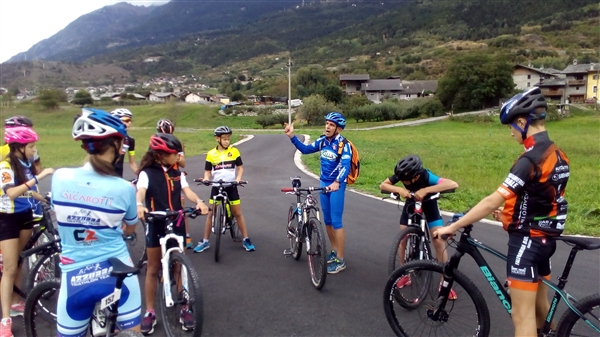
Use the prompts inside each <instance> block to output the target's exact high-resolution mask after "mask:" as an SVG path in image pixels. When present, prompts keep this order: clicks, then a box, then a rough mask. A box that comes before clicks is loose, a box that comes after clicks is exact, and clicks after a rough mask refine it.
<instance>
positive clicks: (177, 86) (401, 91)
mask: <svg viewBox="0 0 600 337" xmlns="http://www.w3.org/2000/svg"><path fill="white" fill-rule="evenodd" d="M512 78H513V82H514V84H515V88H516V89H519V90H524V89H526V88H530V87H533V86H537V87H540V88H541V89H542V93H543V94H544V96H545V97H546V99H547V100H549V101H552V102H555V103H556V104H561V105H562V104H570V103H594V102H595V101H596V99H597V92H598V87H599V81H600V64H594V63H588V64H578V63H577V60H573V61H572V64H570V65H568V66H567V67H566V68H565V69H563V70H558V69H553V68H543V67H541V68H535V67H534V66H532V65H531V64H528V65H524V64H515V65H514V70H513V75H512ZM254 80H258V79H254ZM236 81H239V80H238V79H236ZM244 82H245V83H242V84H246V83H247V82H248V81H244ZM338 83H339V86H340V87H341V89H342V91H343V92H344V93H345V94H347V95H355V94H360V95H364V96H366V97H367V98H368V99H369V100H370V101H371V102H373V103H376V104H378V103H382V102H383V101H384V100H386V99H392V98H396V99H398V100H411V99H414V98H418V97H425V96H432V95H435V92H436V90H437V86H438V81H437V80H423V81H416V80H414V81H406V80H403V79H401V78H399V77H398V76H390V77H388V78H383V79H373V78H371V77H370V75H369V74H341V75H339V82H338ZM134 88H137V89H139V88H140V84H134V83H125V84H115V85H104V86H98V87H81V88H76V87H69V88H66V89H65V93H66V94H67V96H68V99H69V101H70V100H71V99H72V98H73V96H74V95H75V93H76V92H77V91H78V90H86V91H87V92H89V93H90V94H91V96H92V99H93V100H94V101H103V100H113V101H119V100H121V99H122V96H123V94H124V93H127V94H128V96H127V98H128V99H132V96H133V97H134V98H135V100H139V101H149V102H166V101H169V100H177V101H181V102H185V103H189V104H231V103H233V104H239V103H238V102H231V100H230V98H229V97H227V96H226V95H223V94H215V93H214V92H215V91H216V89H215V88H210V87H209V86H208V85H206V84H202V83H199V78H198V77H196V76H194V75H181V76H178V77H172V78H170V77H157V78H153V79H151V80H148V81H145V82H143V83H142V84H141V88H143V89H145V88H152V89H157V90H152V91H147V92H146V93H145V94H142V93H140V92H137V93H136V92H132V90H134ZM7 91H8V90H7V89H6V88H1V87H0V94H4V93H6V92H7ZM207 91H212V92H213V93H209V92H207ZM35 97H36V92H35V91H33V90H31V89H28V88H22V89H19V94H18V95H17V96H16V99H17V100H18V101H23V100H35ZM246 102H247V103H249V104H253V105H263V104H264V105H273V104H287V97H274V96H268V95H263V96H256V95H248V96H246Z"/></svg>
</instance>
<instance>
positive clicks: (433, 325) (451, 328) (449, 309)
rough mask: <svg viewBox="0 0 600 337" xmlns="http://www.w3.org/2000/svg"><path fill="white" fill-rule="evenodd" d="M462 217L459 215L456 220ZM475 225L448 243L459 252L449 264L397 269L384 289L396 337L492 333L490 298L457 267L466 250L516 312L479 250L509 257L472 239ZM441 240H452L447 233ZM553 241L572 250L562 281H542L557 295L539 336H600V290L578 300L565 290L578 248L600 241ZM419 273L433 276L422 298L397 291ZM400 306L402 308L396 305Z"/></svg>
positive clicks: (504, 302) (417, 263)
mask: <svg viewBox="0 0 600 337" xmlns="http://www.w3.org/2000/svg"><path fill="white" fill-rule="evenodd" d="M459 216H460V215H458V214H457V215H455V217H454V220H456V219H458V217H459ZM472 229H473V225H472V224H471V225H468V226H466V227H465V228H464V229H463V231H462V233H461V235H460V239H459V240H458V241H456V240H454V239H451V240H450V241H449V245H450V246H452V247H454V248H456V252H455V253H454V255H453V256H452V257H451V258H450V260H449V261H448V262H447V263H446V264H441V263H439V262H437V261H412V262H408V263H406V264H404V265H403V266H401V267H400V268H398V269H397V270H396V271H394V272H393V273H392V275H391V276H390V277H389V279H388V281H387V283H386V286H385V290H384V293H383V306H384V310H385V315H386V318H387V321H388V323H389V325H390V327H391V328H392V330H393V331H394V333H396V335H397V336H415V335H419V336H434V335H435V336H440V335H447V336H457V335H470V336H488V335H489V334H490V313H489V309H488V306H487V303H486V301H485V298H484V297H483V295H482V294H481V291H480V290H479V289H478V287H477V286H476V285H475V284H474V283H473V281H471V280H470V279H469V278H468V277H467V276H465V275H464V274H463V273H462V272H460V271H459V270H458V265H459V263H460V260H461V258H462V257H463V255H464V254H468V255H470V256H471V257H472V258H473V259H474V260H475V262H476V263H477V265H478V266H479V269H480V270H481V272H482V273H483V275H484V277H485V279H486V280H487V281H488V283H489V284H490V286H491V287H492V289H493V291H494V293H495V294H496V296H497V297H498V300H499V301H500V302H501V304H502V306H503V307H504V308H505V309H506V311H507V312H508V313H509V314H510V313H511V301H510V295H509V293H508V291H507V290H506V289H505V288H504V287H503V286H502V283H501V282H500V281H499V280H498V278H497V277H496V275H495V273H494V272H493V271H492V268H491V267H490V266H489V264H488V263H487V262H486V260H485V258H484V257H483V256H482V255H481V253H480V252H479V249H483V250H485V251H487V252H489V253H491V254H492V255H493V256H495V257H497V258H500V259H502V260H505V261H506V255H504V254H502V253H500V252H498V251H497V250H495V249H493V248H490V247H488V246H487V245H485V244H484V243H482V242H479V241H477V240H475V239H474V238H472V237H471V231H472ZM442 239H444V240H445V239H447V238H445V237H442ZM552 239H553V240H557V241H563V242H565V243H566V244H569V245H572V246H573V248H572V249H571V253H570V254H569V258H568V260H567V262H566V264H565V267H564V270H563V272H562V275H561V276H560V277H559V278H558V281H559V282H558V284H555V283H553V282H551V281H548V280H546V279H542V280H541V281H542V282H543V283H544V284H546V285H547V286H548V287H550V288H551V289H552V290H554V291H555V294H554V297H553V299H552V301H551V302H550V303H551V304H550V310H549V312H548V314H547V316H546V321H545V324H544V327H543V328H542V331H541V333H540V334H541V336H561V337H562V336H569V335H574V336H598V335H600V294H593V295H590V296H587V297H584V298H582V299H580V300H577V299H576V298H575V297H573V296H572V295H570V294H569V293H567V292H566V291H564V288H565V285H566V283H567V278H568V276H569V272H570V270H571V267H572V266H573V261H574V260H575V256H576V255H577V252H579V251H580V250H594V249H599V248H600V240H597V239H588V238H580V237H569V236H560V237H556V238H552ZM415 272H419V273H423V274H426V275H428V276H429V281H428V282H429V284H430V287H429V289H428V292H427V293H426V294H424V295H421V296H422V297H420V298H415V297H409V296H408V292H404V290H405V289H406V288H410V287H405V288H402V289H398V288H397V286H396V283H397V282H398V280H399V279H400V278H402V277H404V276H406V275H409V274H412V273H415ZM417 281H419V280H417ZM414 283H415V282H413V284H414ZM450 289H454V290H455V291H456V293H458V294H459V295H458V299H456V300H454V301H451V300H449V299H448V295H449V294H450ZM398 298H400V299H401V300H398ZM560 299H562V300H564V301H565V304H566V305H567V307H568V310H567V311H566V312H565V313H564V314H563V315H562V317H561V318H560V321H559V323H558V326H557V330H556V331H551V329H550V324H551V322H552V319H553V317H554V314H555V309H556V306H557V305H558V302H559V300H560ZM413 302H418V303H419V305H418V307H416V308H415V307H414V306H413V305H411V304H412V303H413ZM396 304H399V306H400V307H396V306H395V305H396ZM578 323H580V324H578Z"/></svg>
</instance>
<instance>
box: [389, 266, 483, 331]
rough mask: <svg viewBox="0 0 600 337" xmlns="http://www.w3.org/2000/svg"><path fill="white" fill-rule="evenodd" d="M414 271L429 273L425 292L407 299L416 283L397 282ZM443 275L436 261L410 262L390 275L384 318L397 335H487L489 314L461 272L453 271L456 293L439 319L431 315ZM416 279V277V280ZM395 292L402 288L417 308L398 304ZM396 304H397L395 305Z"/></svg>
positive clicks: (481, 297) (405, 296)
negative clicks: (415, 303)
mask: <svg viewBox="0 0 600 337" xmlns="http://www.w3.org/2000/svg"><path fill="white" fill-rule="evenodd" d="M415 272H420V273H423V272H425V273H427V274H429V275H430V280H431V282H429V287H428V291H427V293H426V294H425V296H424V297H423V298H415V297H412V298H408V297H407V296H408V295H409V291H405V290H407V289H410V288H412V287H413V285H415V282H414V281H413V283H412V285H407V286H404V288H401V289H399V288H398V287H397V284H398V281H399V280H400V279H402V277H405V276H410V275H411V274H414V273H415ZM442 277H443V265H442V264H440V263H439V262H437V261H413V262H408V263H406V264H405V265H403V266H402V267H400V268H398V269H396V271H394V272H393V273H392V275H391V276H390V277H389V279H388V281H387V283H386V285H385V290H384V292H383V308H384V310H385V316H386V318H387V321H388V323H389V325H390V327H391V328H392V330H393V331H394V333H395V334H396V335H397V336H488V335H489V333H490V313H489V310H488V307H487V304H486V302H485V299H484V298H483V295H482V294H481V292H480V291H479V289H477V287H476V286H475V284H473V282H472V281H471V280H469V278H467V277H466V276H465V275H464V274H462V273H461V272H460V271H458V270H455V271H454V282H453V285H452V289H453V290H454V292H455V293H456V295H457V298H456V299H455V300H448V301H447V302H446V305H445V307H444V308H441V314H440V318H439V319H437V320H435V319H434V318H432V317H431V315H432V313H433V311H434V310H435V309H436V306H437V303H438V295H439V286H440V283H441V281H442ZM417 281H418V280H417ZM398 291H405V293H404V294H402V295H403V297H404V299H405V300H406V301H410V300H412V301H415V300H416V301H417V302H418V303H419V305H418V306H417V307H416V308H408V309H407V308H404V307H403V305H402V303H397V301H396V298H397V297H398V296H397V295H398V294H397V292H398ZM398 304H399V305H398Z"/></svg>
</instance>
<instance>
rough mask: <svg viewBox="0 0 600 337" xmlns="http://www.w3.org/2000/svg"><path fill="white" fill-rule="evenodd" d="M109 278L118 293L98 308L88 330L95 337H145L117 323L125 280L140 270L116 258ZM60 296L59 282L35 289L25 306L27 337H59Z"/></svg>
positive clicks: (114, 293) (101, 303) (47, 283)
mask: <svg viewBox="0 0 600 337" xmlns="http://www.w3.org/2000/svg"><path fill="white" fill-rule="evenodd" d="M108 261H109V262H110V263H111V265H112V271H111V272H110V276H113V277H116V278H117V281H116V284H115V290H114V292H113V293H111V294H109V295H108V296H106V297H104V298H103V299H102V300H101V301H100V302H99V303H97V304H96V308H95V309H94V313H93V314H92V317H91V319H90V324H89V330H90V335H91V336H92V337H98V336H106V337H111V336H114V335H115V334H116V333H118V334H117V337H125V336H130V337H142V336H143V335H142V334H141V333H140V332H136V331H131V330H125V331H122V330H123V329H122V328H121V326H120V325H119V322H117V317H118V316H119V312H118V309H119V300H120V297H121V288H122V286H123V281H124V280H125V278H126V277H129V276H133V275H136V274H138V273H139V272H140V269H139V268H136V267H130V266H127V265H125V264H124V263H123V262H121V260H119V259H117V258H114V257H113V258H110V259H108ZM59 293H60V279H53V280H46V281H44V282H41V283H40V284H38V285H36V286H35V288H33V290H32V291H31V294H29V296H28V297H27V301H26V302H25V312H24V319H23V320H24V322H25V333H26V334H27V337H38V336H39V337H42V336H56V335H57V332H58V331H57V327H56V312H57V311H56V309H57V302H58V295H59ZM119 331H120V332H119Z"/></svg>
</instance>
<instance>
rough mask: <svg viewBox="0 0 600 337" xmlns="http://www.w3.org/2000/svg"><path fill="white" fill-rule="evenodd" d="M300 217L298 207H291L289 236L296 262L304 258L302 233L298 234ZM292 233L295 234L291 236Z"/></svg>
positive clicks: (289, 211) (288, 224) (288, 225)
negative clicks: (301, 257)
mask: <svg viewBox="0 0 600 337" xmlns="http://www.w3.org/2000/svg"><path fill="white" fill-rule="evenodd" d="M298 217H299V216H298V213H296V205H290V208H289V209H288V222H287V232H288V233H287V234H288V238H289V240H290V252H291V253H292V257H293V258H294V260H298V259H300V256H302V241H301V239H302V233H298ZM290 232H291V233H293V234H290Z"/></svg>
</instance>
